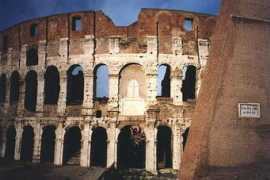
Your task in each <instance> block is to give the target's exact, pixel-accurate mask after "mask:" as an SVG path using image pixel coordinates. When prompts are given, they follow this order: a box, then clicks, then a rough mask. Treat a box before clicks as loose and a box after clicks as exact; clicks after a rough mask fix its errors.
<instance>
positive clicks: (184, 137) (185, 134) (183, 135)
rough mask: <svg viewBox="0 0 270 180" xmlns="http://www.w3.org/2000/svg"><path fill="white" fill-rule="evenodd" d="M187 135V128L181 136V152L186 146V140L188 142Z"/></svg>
mask: <svg viewBox="0 0 270 180" xmlns="http://www.w3.org/2000/svg"><path fill="white" fill-rule="evenodd" d="M188 135H189V128H187V129H186V130H185V132H184V133H183V134H182V138H183V150H185V147H186V144H187V140H188Z"/></svg>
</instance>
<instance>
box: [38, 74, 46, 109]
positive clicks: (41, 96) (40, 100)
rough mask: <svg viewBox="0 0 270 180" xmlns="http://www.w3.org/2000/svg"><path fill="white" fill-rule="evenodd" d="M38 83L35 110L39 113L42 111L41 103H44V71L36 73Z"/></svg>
mask: <svg viewBox="0 0 270 180" xmlns="http://www.w3.org/2000/svg"><path fill="white" fill-rule="evenodd" d="M37 80H38V84H37V105H36V111H37V112H39V113H42V112H43V105H44V82H45V80H44V72H43V71H42V72H39V73H38V78H37Z"/></svg>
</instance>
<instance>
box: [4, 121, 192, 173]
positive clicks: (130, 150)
mask: <svg viewBox="0 0 270 180" xmlns="http://www.w3.org/2000/svg"><path fill="white" fill-rule="evenodd" d="M55 130H56V128H55V127H54V126H46V127H44V128H43V134H42V138H41V152H40V161H41V162H48V163H53V162H54V153H55V150H54V148H55V140H56V134H55ZM139 131H142V130H140V129H139V130H138V129H137V128H132V126H125V127H123V128H122V129H121V131H120V134H119V136H118V140H117V149H118V150H117V167H118V168H124V169H125V168H141V169H143V168H145V155H146V150H145V149H146V141H145V138H143V137H144V132H143V131H142V132H141V134H142V139H140V140H139V141H138V140H137V141H136V137H135V136H134V133H135V134H136V133H139ZM186 132H188V131H186ZM81 138H82V135H81V129H80V128H79V127H78V126H73V127H70V128H69V129H68V130H67V131H66V133H65V136H64V149H63V164H70V163H72V164H79V158H80V151H81ZM183 138H184V143H185V141H186V138H187V137H186V135H185V134H184V135H183ZM107 139H108V137H107V132H106V129H104V128H102V127H96V128H94V129H93V133H92V136H91V152H90V153H91V155H90V157H91V159H90V164H91V166H99V167H106V163H107ZM15 141H16V129H15V127H14V126H10V127H9V128H8V130H7V133H6V151H5V157H6V158H9V159H13V157H14V153H15V151H14V150H15ZM33 148H34V130H33V128H32V127H31V126H25V127H24V129H23V133H22V139H21V152H20V159H21V160H23V161H32V158H33V151H34V150H33ZM172 148H173V147H172V131H171V129H170V128H169V127H168V126H159V127H158V128H157V153H156V158H157V168H158V169H162V168H172Z"/></svg>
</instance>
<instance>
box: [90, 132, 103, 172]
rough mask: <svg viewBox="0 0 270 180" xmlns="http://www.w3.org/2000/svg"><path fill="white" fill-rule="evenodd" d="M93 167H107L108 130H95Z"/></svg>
mask: <svg viewBox="0 0 270 180" xmlns="http://www.w3.org/2000/svg"><path fill="white" fill-rule="evenodd" d="M90 157H91V163H90V164H91V166H99V167H106V164H107V133H106V129H104V128H101V127H98V128H95V129H93V133H92V138H91V156H90Z"/></svg>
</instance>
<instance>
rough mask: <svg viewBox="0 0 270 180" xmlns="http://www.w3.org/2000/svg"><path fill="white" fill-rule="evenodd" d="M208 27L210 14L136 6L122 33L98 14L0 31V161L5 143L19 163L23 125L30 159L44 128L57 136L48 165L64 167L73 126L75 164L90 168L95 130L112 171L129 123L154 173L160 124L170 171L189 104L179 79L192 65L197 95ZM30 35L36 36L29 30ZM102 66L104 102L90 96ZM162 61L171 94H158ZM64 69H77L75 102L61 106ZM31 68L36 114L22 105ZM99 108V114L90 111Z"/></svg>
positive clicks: (35, 156)
mask: <svg viewBox="0 0 270 180" xmlns="http://www.w3.org/2000/svg"><path fill="white" fill-rule="evenodd" d="M74 17H75V18H77V19H79V21H80V22H79V23H80V24H79V28H80V29H79V30H78V31H77V30H76V29H75V30H74V29H73V26H75V25H76V22H73V21H74ZM187 19H188V20H190V21H191V23H192V27H191V30H185V28H184V22H185V20H187ZM74 23H75V24H74ZM33 25H34V27H33ZM214 25H215V17H214V16H210V15H205V14H197V13H190V12H183V11H173V10H159V9H143V10H142V11H141V12H140V14H139V17H138V21H137V22H135V23H133V24H131V25H129V26H127V27H117V26H115V25H114V24H113V22H112V21H111V20H110V19H109V18H108V17H107V16H105V15H104V14H103V13H102V12H100V11H97V12H94V11H89V12H78V13H70V14H59V15H55V16H49V17H44V18H40V19H34V20H30V21H26V22H23V23H21V24H18V25H15V26H13V27H11V28H9V29H7V30H5V31H3V32H1V33H0V37H1V38H0V64H1V65H0V66H1V67H0V75H4V76H5V79H6V83H5V84H6V85H5V86H4V88H2V92H1V93H2V94H4V99H3V102H2V104H1V112H0V113H1V117H0V123H1V130H2V131H1V138H2V139H1V141H0V142H1V157H5V156H7V154H8V152H7V151H11V152H12V150H10V147H13V146H14V154H12V153H11V154H12V155H13V156H14V159H16V160H19V159H24V158H22V157H21V154H23V153H22V151H24V150H23V149H25V147H24V146H26V145H24V143H25V142H27V143H28V144H29V142H28V140H29V139H28V140H27V139H24V138H23V136H24V135H25V136H26V129H27V128H30V129H32V130H30V131H33V132H32V136H27V137H30V138H31V137H32V141H31V142H32V145H30V146H32V150H31V148H30V151H32V152H30V156H32V157H31V158H30V159H31V160H32V161H33V162H39V161H40V158H41V156H42V153H44V150H43V149H44V148H45V149H46V146H45V147H44V145H42V141H43V139H44V138H45V137H46V136H45V135H44V134H46V133H45V131H46V127H49V126H50V127H53V134H54V135H55V137H54V136H53V137H54V139H53V142H54V148H53V151H54V152H53V154H54V155H53V162H54V164H55V165H62V164H63V162H64V160H63V156H64V154H65V151H66V150H65V146H67V145H66V143H67V142H66V141H65V138H67V137H68V135H67V132H69V130H71V129H72V128H73V127H77V128H79V130H80V140H79V144H80V153H79V155H80V156H79V159H80V161H79V162H80V165H81V166H83V167H89V166H93V164H91V162H95V160H93V161H92V160H91V159H95V157H91V156H95V153H94V152H95V151H94V150H93V148H94V147H93V146H95V143H97V142H95V143H93V142H94V140H93V136H94V135H95V134H97V132H96V130H97V129H98V128H101V129H104V130H105V133H106V137H107V138H106V140H105V144H106V148H107V149H106V150H105V152H106V156H105V157H106V163H105V166H106V167H110V166H112V165H114V166H118V163H117V161H118V159H119V157H118V156H121V154H119V153H117V151H118V149H119V146H120V145H119V141H120V140H119V136H120V135H119V134H121V133H122V130H123V129H125V127H129V128H130V130H135V131H138V132H141V133H138V134H141V135H142V139H143V140H141V141H143V142H144V148H143V149H144V153H145V157H144V162H143V164H144V168H145V169H146V170H148V171H151V172H156V171H157V169H158V163H159V162H158V160H157V152H158V151H159V150H158V149H159V148H160V147H159V146H158V145H157V144H159V142H158V141H159V140H158V138H157V137H158V134H159V127H167V128H169V131H170V132H171V134H170V136H169V138H170V139H168V142H170V145H168V149H169V150H170V153H169V154H170V156H171V157H170V158H169V159H171V160H170V161H171V165H169V166H168V167H171V168H173V169H175V170H178V169H179V165H180V158H181V155H182V151H183V136H182V134H183V133H184V132H185V130H186V129H187V128H188V127H189V126H190V123H191V115H192V112H193V109H194V105H195V102H196V101H194V100H192V101H189V100H187V101H183V93H182V90H181V89H183V87H182V86H183V82H184V80H183V79H184V77H185V76H186V69H187V67H188V66H193V67H195V68H196V73H195V74H196V87H195V94H196V95H197V94H198V91H199V89H200V85H201V78H202V74H203V71H204V68H205V65H206V62H207V58H208V51H209V45H210V38H211V34H212V31H213V27H214ZM32 28H35V29H32ZM32 31H37V33H36V34H35V32H34V34H32V33H33V32H32ZM30 32H31V33H30ZM32 47H37V48H38V51H37V52H38V63H37V64H34V65H27V58H28V57H27V52H28V50H29V48H32ZM100 64H104V65H106V66H107V67H108V74H109V79H108V81H109V85H108V97H107V98H105V99H104V98H103V99H101V100H100V99H98V98H96V97H95V93H94V91H93V89H94V87H95V86H96V85H95V69H96V67H98V66H99V65H100ZM162 64H166V65H168V66H169V67H170V74H169V79H170V83H169V86H170V92H169V94H170V95H169V96H166V97H162V96H161V97H159V96H157V91H158V90H157V86H158V85H157V77H158V68H159V66H160V65H162ZM72 65H78V66H80V67H81V71H82V72H83V79H84V81H83V87H84V88H83V98H82V99H83V100H82V103H80V104H68V102H67V96H68V92H67V86H68V81H69V77H68V73H67V72H68V70H69V68H70V67H71V66H72ZM52 66H53V67H56V68H57V70H58V74H59V82H60V83H59V84H60V86H59V93H58V99H57V103H56V104H45V103H44V102H45V99H46V98H45V94H46V92H45V90H46V87H45V86H46V85H45V84H46V83H45V78H44V76H45V73H46V71H47V69H48V67H52ZM30 71H32V72H35V73H36V79H37V85H36V91H35V93H36V96H35V97H36V98H35V100H34V101H36V104H35V107H34V111H29V110H27V109H26V108H25V104H27V103H26V102H25V100H26V99H27V97H28V96H29V93H27V92H26V91H27V87H28V86H27V82H26V79H27V78H26V76H27V75H28V73H29V72H30ZM14 72H17V73H18V74H19V83H18V84H19V95H18V100H17V102H16V103H11V102H10V99H11V98H10V94H11V93H10V89H12V88H11V86H12V83H11V81H10V78H11V77H12V74H13V73H14ZM2 84H4V83H2ZM55 88H57V87H55ZM73 88H74V87H73ZM76 88H79V87H75V89H76ZM3 89H5V90H3ZM3 92H4V93H3ZM31 92H32V91H31ZM30 96H31V93H30ZM195 99H196V98H195ZM32 101H33V100H32ZM32 101H30V102H31V103H32ZM97 111H99V113H101V114H100V115H97V114H98V113H97ZM12 126H13V127H14V128H15V135H14V138H15V139H14V145H13V146H12V145H10V144H12V143H10V142H9V141H10V139H9V138H10V136H9V135H8V134H9V130H10V129H9V128H10V127H12ZM46 132H47V131H46ZM30 134H31V133H30ZM141 141H140V142H141ZM31 142H30V144H31ZM7 146H8V147H9V148H8V147H7ZM74 146H75V145H74ZM28 148H29V147H28ZM7 149H9V150H7ZM26 149H27V148H26ZM48 151H49V150H48ZM92 152H93V153H92ZM26 154H27V153H26ZM24 156H26V155H24ZM64 158H65V157H64ZM26 159H27V158H26ZM28 159H29V158H28ZM120 159H121V158H120ZM166 167H167V166H166Z"/></svg>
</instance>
